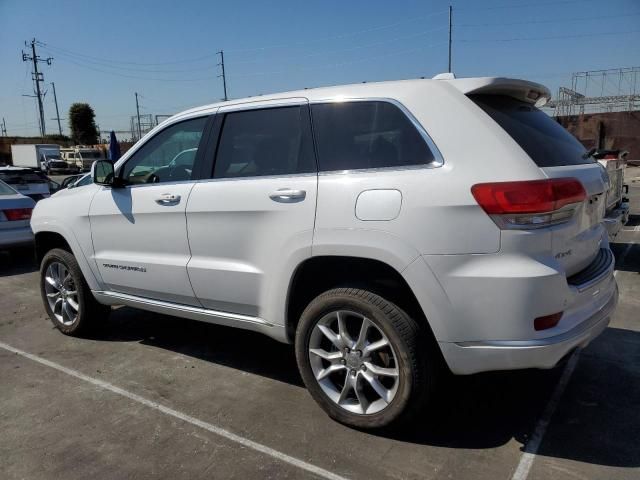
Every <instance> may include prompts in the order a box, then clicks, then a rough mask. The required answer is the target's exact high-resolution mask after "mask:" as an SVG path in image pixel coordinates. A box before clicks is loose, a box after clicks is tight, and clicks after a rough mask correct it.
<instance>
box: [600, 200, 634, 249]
mask: <svg viewBox="0 0 640 480" xmlns="http://www.w3.org/2000/svg"><path fill="white" fill-rule="evenodd" d="M628 221H629V202H622V203H621V204H620V206H618V207H616V208H614V209H613V210H611V211H610V212H609V213H608V214H607V216H606V217H604V218H603V219H602V223H604V226H605V228H606V229H607V234H608V235H609V239H610V240H613V239H614V238H615V237H616V235H618V232H619V231H620V229H621V228H622V226H623V225H625V224H626V223H627V222H628Z"/></svg>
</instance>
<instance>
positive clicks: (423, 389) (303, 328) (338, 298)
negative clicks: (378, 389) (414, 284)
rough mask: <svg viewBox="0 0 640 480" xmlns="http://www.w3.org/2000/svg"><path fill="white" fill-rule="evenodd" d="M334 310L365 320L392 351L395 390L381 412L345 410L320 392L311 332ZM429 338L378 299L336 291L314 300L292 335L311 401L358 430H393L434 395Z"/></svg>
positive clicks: (351, 290)
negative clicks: (395, 382)
mask: <svg viewBox="0 0 640 480" xmlns="http://www.w3.org/2000/svg"><path fill="white" fill-rule="evenodd" d="M338 310H348V311H351V312H356V313H358V314H360V315H363V316H364V317H365V318H367V319H369V320H370V321H371V322H373V323H374V324H375V326H376V327H378V329H380V330H381V331H382V332H383V333H384V335H386V337H387V339H388V340H389V343H390V344H391V346H392V348H393V351H394V352H395V356H396V357H397V361H396V362H397V368H398V370H399V375H398V382H399V383H398V386H397V391H396V393H395V396H394V397H393V399H392V400H391V402H390V403H389V404H388V405H387V406H386V407H384V408H383V409H382V410H380V411H379V412H376V413H372V414H363V413H353V412H350V411H348V410H346V409H344V408H343V407H341V406H340V405H338V404H337V403H336V402H334V401H333V400H332V399H331V398H330V397H329V396H328V395H327V394H326V393H325V392H324V391H323V389H322V388H321V387H320V385H319V383H318V381H317V380H316V377H315V375H314V373H313V370H312V366H311V360H310V354H309V342H310V339H311V335H312V332H313V330H314V328H315V326H316V324H317V323H318V321H320V319H322V318H323V317H325V315H327V314H330V313H331V312H335V311H338ZM428 338H429V337H428V335H425V332H424V331H422V329H421V327H420V325H419V324H418V323H417V322H416V321H415V320H414V319H412V318H411V317H410V316H409V315H407V314H406V313H405V312H404V311H403V310H402V309H400V308H399V307H398V306H397V305H395V304H393V303H391V302H390V301H388V300H385V299H384V298H382V297H381V296H379V295H376V294H375V293H372V292H369V291H367V290H361V289H356V288H336V289H333V290H329V291H327V292H324V293H322V294H321V295H319V296H318V297H316V298H315V299H314V300H313V301H312V302H311V303H310V304H309V305H308V306H307V308H306V309H305V310H304V312H303V313H302V316H301V318H300V322H299V324H298V327H297V331H296V339H295V347H296V359H297V363H298V368H299V369H300V373H301V375H302V379H303V381H304V383H305V385H306V387H307V389H308V390H309V392H310V393H311V396H312V397H313V398H314V399H315V400H316V401H317V402H318V404H320V406H321V407H322V408H323V409H324V410H325V412H327V414H328V415H329V416H330V417H331V418H333V419H335V420H337V421H338V422H340V423H343V424H345V425H349V426H352V427H355V428H359V429H380V428H387V427H394V428H395V427H398V426H400V425H402V424H406V423H407V422H409V421H410V420H412V419H414V418H415V417H416V416H417V415H418V414H419V413H420V412H421V410H422V409H423V408H424V407H425V406H426V403H427V402H428V400H429V398H430V397H431V396H432V395H431V392H432V391H433V389H434V385H435V381H436V375H437V371H438V369H437V367H436V365H437V359H436V358H435V355H432V354H431V353H429V352H432V351H433V349H432V348H428V343H429V340H428ZM352 372H353V371H352ZM347 375H348V373H347ZM345 381H346V380H345Z"/></svg>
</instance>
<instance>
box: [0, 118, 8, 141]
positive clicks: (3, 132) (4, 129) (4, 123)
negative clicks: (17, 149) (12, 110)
mask: <svg viewBox="0 0 640 480" xmlns="http://www.w3.org/2000/svg"><path fill="white" fill-rule="evenodd" d="M0 126H1V127H2V136H4V137H6V136H7V122H5V121H4V117H2V125H0Z"/></svg>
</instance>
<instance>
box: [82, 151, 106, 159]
mask: <svg viewBox="0 0 640 480" xmlns="http://www.w3.org/2000/svg"><path fill="white" fill-rule="evenodd" d="M80 155H81V156H82V158H86V159H90V158H102V155H101V154H100V152H80Z"/></svg>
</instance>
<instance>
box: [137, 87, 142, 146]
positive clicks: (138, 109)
mask: <svg viewBox="0 0 640 480" xmlns="http://www.w3.org/2000/svg"><path fill="white" fill-rule="evenodd" d="M136 112H137V114H138V140H140V139H141V138H142V130H141V129H140V105H138V92H136Z"/></svg>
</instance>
